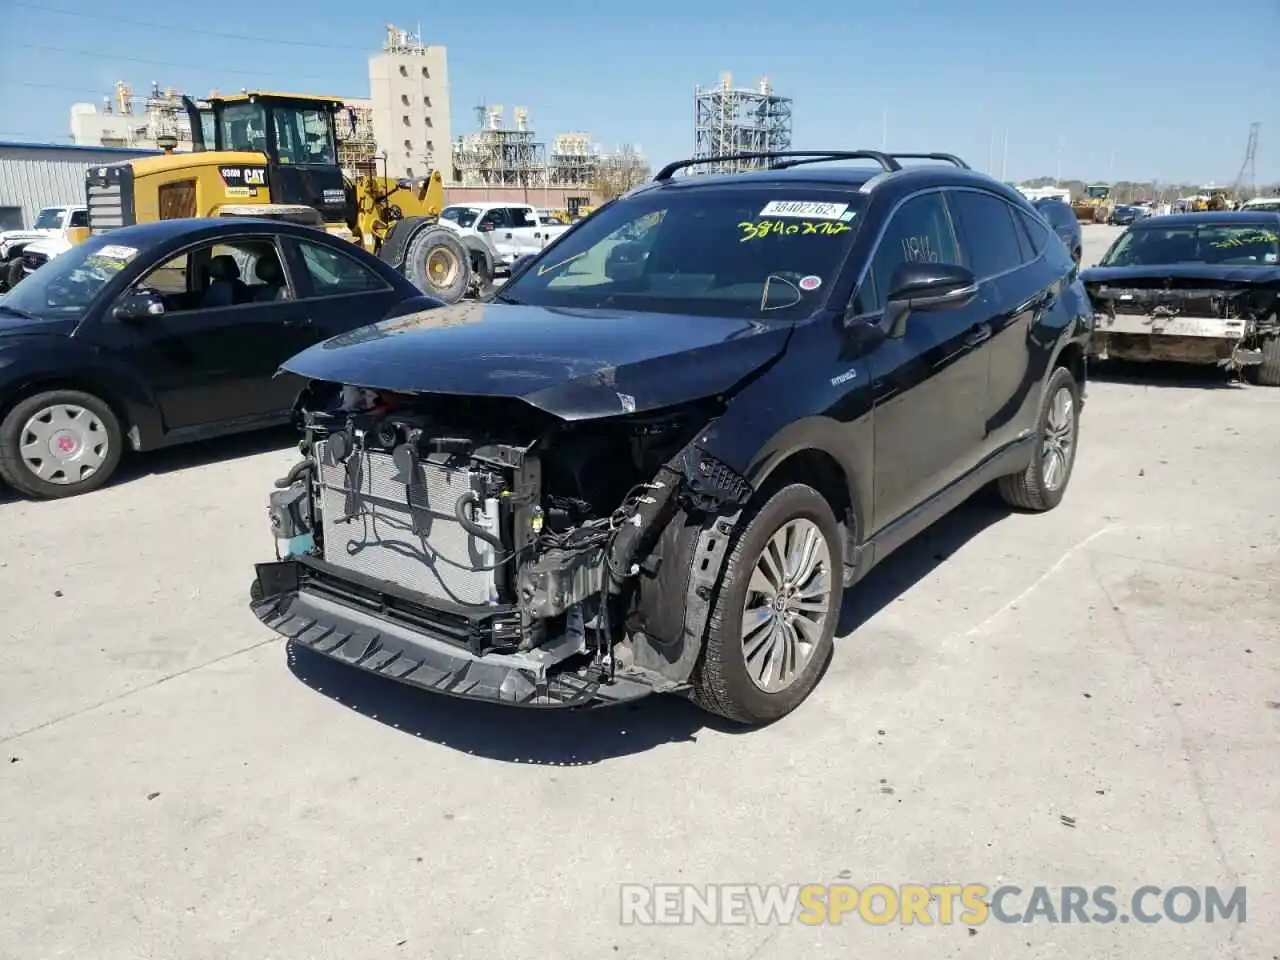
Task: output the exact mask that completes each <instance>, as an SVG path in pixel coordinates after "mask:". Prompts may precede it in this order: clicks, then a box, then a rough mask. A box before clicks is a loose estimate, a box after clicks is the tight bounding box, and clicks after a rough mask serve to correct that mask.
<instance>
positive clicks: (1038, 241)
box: [1015, 210, 1052, 260]
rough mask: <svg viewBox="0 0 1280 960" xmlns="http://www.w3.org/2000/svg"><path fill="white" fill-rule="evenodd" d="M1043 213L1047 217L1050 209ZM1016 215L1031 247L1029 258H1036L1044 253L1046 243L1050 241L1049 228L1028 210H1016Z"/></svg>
mask: <svg viewBox="0 0 1280 960" xmlns="http://www.w3.org/2000/svg"><path fill="white" fill-rule="evenodd" d="M1041 213H1042V214H1043V215H1044V216H1046V217H1048V216H1050V214H1049V212H1048V211H1041ZM1015 216H1016V218H1017V220H1018V222H1019V223H1021V224H1022V228H1023V230H1024V231H1026V233H1025V238H1026V241H1027V243H1029V244H1030V247H1031V256H1030V257H1028V258H1027V259H1029V260H1034V259H1035V258H1036V257H1038V256H1040V254H1042V253H1044V248H1045V244H1047V243H1048V242H1049V228H1048V227H1047V226H1046V225H1045V224H1044V223H1042V222H1041V221H1040V220H1039V219H1038V218H1037V217H1035V216H1033V215H1032V214H1030V213H1029V212H1027V211H1026V210H1016V211H1015ZM1050 222H1052V221H1050Z"/></svg>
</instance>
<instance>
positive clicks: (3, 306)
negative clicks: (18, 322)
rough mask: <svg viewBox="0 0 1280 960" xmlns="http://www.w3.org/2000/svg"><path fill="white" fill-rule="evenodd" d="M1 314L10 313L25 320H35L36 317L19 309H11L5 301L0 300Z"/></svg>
mask: <svg viewBox="0 0 1280 960" xmlns="http://www.w3.org/2000/svg"><path fill="white" fill-rule="evenodd" d="M0 313H9V314H12V315H13V316H15V317H21V318H22V319H23V320H34V319H36V315H35V314H34V313H28V312H27V311H26V310H19V309H18V308H17V307H11V306H9V305H8V304H7V303H5V302H4V300H0Z"/></svg>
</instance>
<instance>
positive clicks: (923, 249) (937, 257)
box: [853, 192, 960, 314]
mask: <svg viewBox="0 0 1280 960" xmlns="http://www.w3.org/2000/svg"><path fill="white" fill-rule="evenodd" d="M959 259H960V253H959V250H958V249H957V248H956V237H955V232H954V231H953V230H952V228H951V218H950V216H949V215H948V213H947V205H946V203H945V202H944V201H943V199H942V194H941V193H936V192H935V193H926V194H923V195H922V196H919V197H913V198H912V199H910V200H908V201H907V202H906V203H904V204H903V205H902V206H901V207H899V208H898V210H897V212H896V213H894V215H893V218H892V219H891V220H890V221H889V224H888V226H887V227H886V229H885V232H884V235H883V236H882V237H881V238H880V243H879V244H878V245H877V247H876V252H875V253H874V254H873V255H872V257H871V265H870V267H869V268H868V269H867V272H866V274H865V275H864V277H863V280H862V283H861V284H859V286H858V291H857V293H855V294H854V298H853V312H854V314H866V313H877V312H879V311H880V310H883V309H884V301H885V297H886V296H887V295H888V292H889V289H888V288H889V283H890V282H891V281H892V279H893V273H894V271H895V270H896V269H897V268H898V267H899V266H900V265H901V264H904V263H957V262H959Z"/></svg>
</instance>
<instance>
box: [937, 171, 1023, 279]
mask: <svg viewBox="0 0 1280 960" xmlns="http://www.w3.org/2000/svg"><path fill="white" fill-rule="evenodd" d="M948 199H949V201H950V203H951V208H952V210H954V211H955V214H956V219H957V220H958V221H959V227H960V231H961V234H962V236H963V241H962V243H961V253H962V254H963V255H964V262H965V266H967V267H968V268H969V269H970V270H972V271H973V273H974V275H975V276H976V277H977V278H978V279H979V280H985V279H987V278H989V277H994V276H997V275H998V274H1001V273H1005V272H1007V271H1009V270H1012V269H1014V268H1015V267H1018V266H1021V264H1022V260H1023V254H1022V242H1021V241H1020V240H1019V236H1018V232H1019V231H1018V228H1017V227H1016V226H1015V225H1014V222H1013V216H1014V212H1013V208H1012V207H1011V206H1009V204H1007V203H1005V202H1004V201H1003V200H1001V199H1000V198H999V197H996V196H993V195H992V194H989V193H979V192H977V191H976V190H956V191H953V192H952V193H951V195H950V197H949V198H948Z"/></svg>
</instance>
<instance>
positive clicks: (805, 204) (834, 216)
mask: <svg viewBox="0 0 1280 960" xmlns="http://www.w3.org/2000/svg"><path fill="white" fill-rule="evenodd" d="M848 209H849V205H848V204H847V203H821V202H818V201H815V200H770V201H769V202H768V203H766V204H765V205H764V209H763V210H761V211H760V213H758V214H757V216H760V217H803V218H805V219H807V220H839V219H840V217H841V216H842V215H843V214H844V212H845V211H846V210H848Z"/></svg>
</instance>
